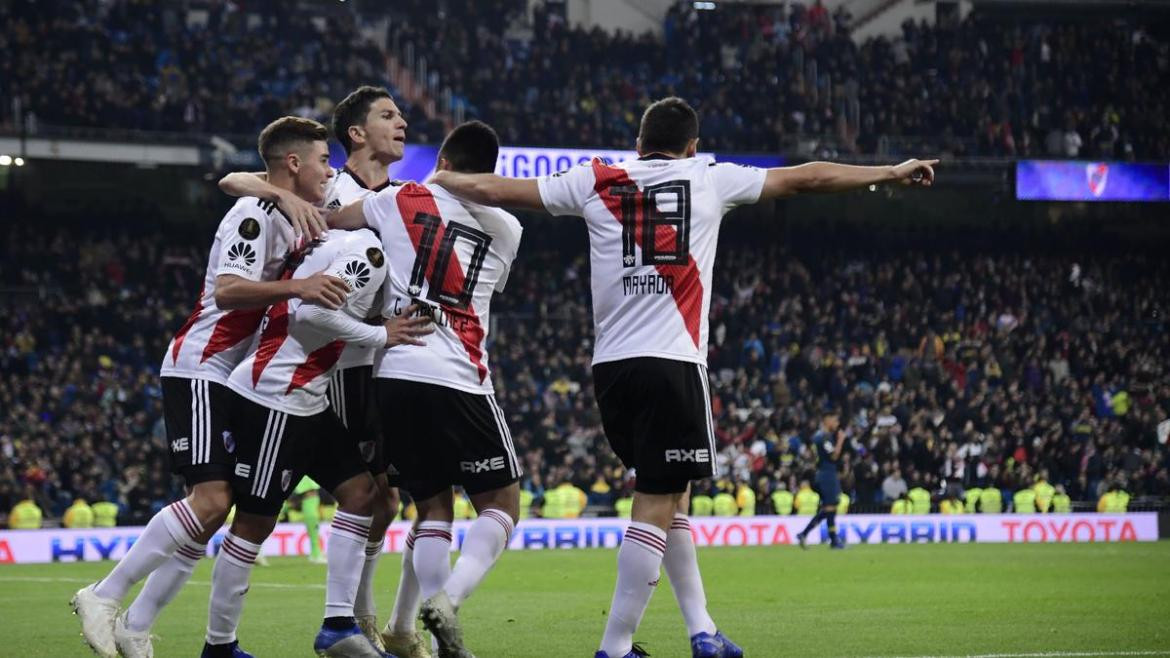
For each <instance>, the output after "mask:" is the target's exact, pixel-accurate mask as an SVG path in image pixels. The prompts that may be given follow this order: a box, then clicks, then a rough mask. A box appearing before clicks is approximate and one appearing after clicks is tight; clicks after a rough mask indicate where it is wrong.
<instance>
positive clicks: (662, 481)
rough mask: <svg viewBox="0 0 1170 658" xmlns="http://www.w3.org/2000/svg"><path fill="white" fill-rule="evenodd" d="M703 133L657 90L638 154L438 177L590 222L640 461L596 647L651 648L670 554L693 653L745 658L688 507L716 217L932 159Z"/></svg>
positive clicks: (701, 435) (616, 404)
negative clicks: (836, 155) (753, 162)
mask: <svg viewBox="0 0 1170 658" xmlns="http://www.w3.org/2000/svg"><path fill="white" fill-rule="evenodd" d="M698 134H699V122H698V116H697V115H696V114H695V111H694V110H693V109H692V108H691V107H690V106H689V105H687V103H686V102H684V101H683V100H682V99H679V98H666V99H663V100H660V101H658V102H656V103H654V104H653V105H651V106H650V107H649V108H647V110H646V112H645V114H644V115H643V116H642V125H641V130H640V132H639V135H638V141H637V151H638V154H639V155H640V156H641V157H640V158H639V159H638V160H636V161H632V162H623V163H620V164H617V165H606V164H604V163H602V162H601V161H600V160H594V161H593V162H590V163H585V164H583V165H580V166H577V167H574V168H572V169H570V170H568V171H565V172H561V173H558V174H554V175H552V176H547V177H544V178H541V179H539V180H536V179H527V180H518V179H508V178H501V177H499V176H495V175H490V174H489V175H478V176H469V175H464V174H455V173H450V172H439V173H438V174H437V175H436V176H435V178H434V182H435V183H437V184H439V185H442V186H443V187H445V188H447V189H448V190H450V191H451V192H452V193H454V194H456V195H457V196H460V197H462V198H466V199H469V200H471V201H475V202H478V203H486V204H489V205H498V206H506V207H516V208H532V209H541V210H547V211H548V212H550V213H552V214H554V215H574V216H579V217H584V218H585V222H586V224H587V226H588V229H589V244H590V266H591V270H592V278H593V281H592V288H593V305H594V311H593V315H594V317H593V321H594V327H595V330H596V340H597V342H596V347H595V349H594V357H593V364H594V365H593V375H594V387H595V389H596V397H597V404H598V407H600V410H601V418H602V423H603V425H604V428H605V433H606V436H607V438H608V439H609V441H610V445H611V446H613V449H614V452H616V453H617V455H618V457H620V458H621V459H622V461H623V463H625V465H626V466H627V467H629V468H634V469H636V471H637V484H636V487H635V493H634V506H633V512H632V521H631V523H630V525H629V528H628V529H627V531H626V534H625V538H624V539H623V541H622V545H621V549H620V550H619V551H618V578H617V586H616V588H615V591H614V598H613V603H612V604H611V607H610V614H609V619H608V621H607V623H606V628H605V633H604V635H603V637H602V641H601V650H600V651H598V652H597V656H598V658H628V657H632V656H640V655H644V652H643V651H642V650H641V649H640V648H639V647H637V646H636V645H634V643H633V634H634V632H635V630H636V629H637V626H638V623H639V622H640V621H641V618H642V614H643V613H644V612H645V609H646V605H647V603H648V602H649V601H650V596H651V594H653V592H654V588H655V586H656V585H657V583H658V577H659V569H660V567H661V566H663V565H665V567H666V572H667V576H668V577H669V578H670V581H671V586H672V588H673V589H674V592H675V596H676V598H677V600H678V604H679V607H680V609H681V610H682V613H683V618H684V620H685V621H686V626H687V631H688V633H689V635H690V636H691V652H692V656H695V657H700V656H701V657H704V658H706V657H735V656H742V655H743V651H742V650H741V649H739V647H737V646H735V644H734V643H732V642H731V641H730V640H729V639H727V638H726V637H725V636H724V635H723V634H722V633H721V632H719V631H718V630H717V628H716V626H715V623H714V622H713V621H712V620H711V616H710V615H709V614H708V612H707V603H706V594H705V593H704V590H703V583H702V578H701V577H700V575H699V568H698V563H697V561H696V559H695V547H694V543H693V541H692V538H691V532H690V523H689V521H688V519H687V515H686V511H687V509H688V491H689V486H690V481H691V480H693V479H699V478H705V477H711V476H712V475H714V467H715V452H716V443H715V436H714V427H713V422H712V417H711V409H710V393H709V391H708V379H707V371H706V363H707V335H708V326H707V325H708V321H707V314H708V310H709V308H710V304H711V269H712V266H713V264H714V260H715V245H716V242H717V239H718V233H719V224H720V222H721V221H722V218H723V216H724V215H725V214H726V213H727V212H728V211H729V210H731V209H732V208H734V207H735V206H737V205H741V204H748V203H755V202H757V201H760V200H764V199H772V198H776V197H781V196H786V195H791V194H796V193H801V192H833V191H840V190H848V189H854V188H858V187H862V186H866V185H870V184H874V183H881V182H901V183H906V184H909V183H920V184H923V185H929V184H931V182H932V181H933V178H934V172H933V170H932V168H931V166H932V165H933V164H935V163H936V162H937V161H934V160H931V161H918V160H909V161H907V162H903V163H902V164H899V165H897V166H886V167H856V166H849V165H840V164H833V163H827V162H813V163H809V164H805V165H801V166H798V167H782V168H775V169H767V170H764V169H757V168H754V167H742V166H739V165H732V164H716V163H714V162H712V161H709V160H707V159H704V158H698V157H696V156H695V154H696V151H697V147H698Z"/></svg>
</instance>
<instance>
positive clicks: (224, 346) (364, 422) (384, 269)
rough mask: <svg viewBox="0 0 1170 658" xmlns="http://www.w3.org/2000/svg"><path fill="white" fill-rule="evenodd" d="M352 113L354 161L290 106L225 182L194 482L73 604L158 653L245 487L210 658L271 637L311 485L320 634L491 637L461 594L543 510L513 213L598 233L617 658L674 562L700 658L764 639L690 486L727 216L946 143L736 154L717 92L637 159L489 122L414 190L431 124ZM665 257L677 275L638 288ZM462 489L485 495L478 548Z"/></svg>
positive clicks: (598, 316)
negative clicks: (508, 367)
mask: <svg viewBox="0 0 1170 658" xmlns="http://www.w3.org/2000/svg"><path fill="white" fill-rule="evenodd" d="M332 124H333V125H332V132H333V136H334V137H335V138H336V139H337V140H338V141H340V142H341V144H342V146H343V147H344V148H345V150H346V152H347V154H348V155H347V161H346V166H345V167H344V168H343V169H341V170H337V171H335V170H333V169H332V168H331V167H330V166H329V162H328V158H329V151H328V146H327V140H328V137H329V131H328V130H327V129H326V128H325V126H323V125H321V124H319V123H317V122H315V121H312V120H309V119H303V118H298V117H283V118H280V119H277V120H276V121H274V122H272V123H271V124H269V125H268V126H267V127H266V128H265V129H264V131H263V132H262V133H261V134H260V137H259V151H260V155H261V157H262V159H263V161H264V164H265V169H266V171H265V173H263V174H250V173H235V174H230V175H228V176H227V177H225V178H224V179H223V181H221V183H220V187H221V188H222V189H223V190H224V191H226V192H228V193H229V194H233V195H235V196H238V197H239V200H238V201H237V202H236V203H235V205H234V206H233V207H232V208H231V210H229V211H228V213H227V215H226V216H225V217H224V218H223V220H222V221H221V222H220V224H219V226H218V228H217V230H216V233H215V237H214V240H213V241H212V245H211V252H210V255H209V258H208V264H207V270H206V274H205V276H204V279H203V284H202V289H201V290H200V292H199V296H198V301H197V302H196V305H195V309H194V311H193V312H192V314H191V315H190V317H189V318H188V319H187V321H186V322H185V324H184V325H183V326H182V327H181V328H180V329H179V330H178V332H177V333H176V334H175V336H174V338H173V340H172V341H171V343H170V345H169V346H168V348H167V351H166V354H165V355H164V357H163V363H162V367H161V369H160V377H161V379H162V390H163V405H164V415H165V421H166V426H167V438H168V441H169V443H170V453H171V462H172V469H173V471H174V472H175V473H177V474H179V475H181V476H182V477H183V478H184V479H185V481H186V485H187V490H188V495H187V497H186V498H184V499H182V500H178V501H176V502H174V503H172V504H171V505H169V506H167V507H165V508H164V509H163V510H161V511H160V512H159V513H158V514H157V515H155V516H154V517H153V518H152V519H151V520H150V522H149V523H148V524H147V526H146V528H145V529H144V531H143V532H142V534H141V536H140V537H139V538H138V540H137V541H136V542H135V543H134V544H133V546H132V547H131V549H130V550H129V551H128V552H127V554H126V556H125V557H123V558H122V560H121V561H120V562H119V563H118V564H117V565H116V566H115V567H114V568H113V569H112V570H111V571H110V573H109V574H108V575H107V576H106V577H105V578H103V579H102V580H100V581H98V582H96V583H94V584H92V585H89V586H87V587H85V588H83V589H81V590H80V591H78V592H77V594H76V595H75V596H74V597H73V599H72V602H71V603H72V607H73V609H74V611H75V612H76V613H77V615H78V618H79V620H80V622H81V627H82V635H83V637H84V638H85V640H86V642H87V643H88V644H89V645H90V647H91V648H93V650H94V651H96V652H97V653H98V654H99V655H101V656H103V657H114V656H118V655H121V656H124V657H125V658H139V657H142V656H151V655H153V648H152V644H151V636H150V630H151V627H152V625H153V623H154V621H155V619H156V618H157V617H158V614H159V613H160V611H161V610H162V609H163V607H165V606H166V605H167V603H169V602H170V601H171V600H172V599H173V598H174V596H175V595H176V594H177V593H178V591H179V590H180V589H181V588H182V587H183V585H184V584H185V583H186V582H187V580H188V579H189V578H190V576H191V573H192V571H193V569H194V567H195V564H196V563H197V562H198V560H199V559H200V558H201V557H203V556H204V555H205V554H206V553H207V543H208V541H210V539H211V538H212V536H213V535H215V534H216V533H217V532H218V531H219V530H220V528H221V527H222V525H223V524H224V523H225V520H226V519H227V517H228V515H229V511H230V510H231V509H232V507H233V506H234V507H235V510H236V511H235V514H234V517H233V518H232V521H231V525H230V528H229V529H228V531H227V532H226V533H225V534H224V537H223V540H222V543H221V544H220V549H219V552H218V555H217V556H216V558H215V564H214V568H213V571H212V585H211V594H210V602H209V609H208V620H207V631H206V638H205V643H204V646H203V652H202V655H203V656H204V657H205V658H216V657H219V656H231V657H234V658H243V657H247V656H250V655H251V654H249V653H247V652H246V651H245V650H244V649H242V648H241V647H240V644H239V641H238V639H237V635H236V632H237V628H238V626H239V621H240V617H241V614H242V612H243V607H244V601H245V598H246V594H247V592H248V588H249V580H250V574H251V571H252V567H253V564H254V563H255V561H256V559H257V557H258V556H259V555H260V553H261V547H262V544H263V542H264V540H265V539H266V538H267V537H268V535H269V533H271V531H272V529H273V528H274V526H275V524H276V520H277V517H278V515H279V513H280V510H281V507H282V505H283V504H284V502H285V500H286V499H288V498H289V497H290V496H291V495H292V494H293V491H294V488H295V486H296V484H297V483H298V482H299V481H300V480H301V478H302V477H305V476H308V477H311V478H312V479H313V480H315V481H316V482H317V483H319V484H320V486H321V487H322V488H323V489H325V490H327V491H329V492H330V493H331V494H332V496H333V497H334V498H336V500H337V503H338V509H337V512H336V515H335V516H334V518H333V521H332V525H331V530H330V534H329V540H328V542H327V546H326V564H327V576H326V589H325V612H324V620H323V623H322V626H321V630H320V632H319V633H318V635H317V637H316V640H315V642H314V646H313V649H314V651H315V652H316V653H317V654H318V655H321V656H344V657H349V656H353V657H377V656H386V655H396V656H399V657H401V658H417V657H420V656H430V655H431V652H432V650H434V651H436V652H437V654H438V655H439V656H441V657H450V656H457V657H466V656H471V655H472V653H471V652H470V651H469V650H468V648H467V647H466V646H465V643H464V638H463V633H462V630H461V627H460V624H459V619H458V610H459V607H460V605H461V604H462V603H463V602H464V601H465V600H466V599H467V597H468V596H470V594H471V593H472V592H473V591H474V590H475V588H476V587H477V586H478V585H479V584H480V582H482V580H483V579H484V577H485V576H486V575H487V572H488V571H489V570H490V569H491V567H492V566H493V564H494V563H495V562H496V560H497V559H499V557H500V555H501V554H502V553H503V551H504V549H505V548H506V547H507V545H508V543H509V540H510V537H511V534H512V531H513V528H514V527H515V524H516V521H517V518H518V516H519V509H518V508H519V488H518V481H519V479H520V477H521V469H522V464H521V460H520V459H519V457H518V455H517V454H516V450H515V448H514V446H513V443H512V439H511V435H510V433H509V430H508V426H507V421H506V415H505V413H504V411H503V410H502V409H501V408H500V406H499V404H497V402H496V400H495V397H494V395H493V385H492V380H491V376H490V369H489V367H488V363H489V361H488V354H487V350H486V345H487V333H488V327H489V312H490V305H491V300H492V296H493V295H494V294H495V293H496V292H502V291H503V290H504V285H505V283H506V281H507V279H508V273H509V271H510V268H511V266H512V263H513V260H514V259H515V258H516V255H517V253H518V250H519V245H520V238H521V232H522V231H521V226H520V222H519V221H518V220H517V219H516V218H515V217H514V216H512V215H511V214H509V213H507V212H505V211H503V210H500V209H499V207H507V208H521V209H531V210H540V211H546V212H548V213H551V214H553V215H557V216H576V217H583V218H584V219H585V221H586V223H587V225H588V229H589V240H590V258H591V276H592V299H593V307H594V308H593V312H594V325H595V330H596V344H595V350H594V359H593V375H594V384H595V388H596V399H597V403H598V406H599V408H600V412H601V418H602V422H603V426H604V430H605V434H606V436H607V438H608V440H609V443H610V445H611V446H612V447H613V449H614V451H615V452H616V454H617V455H618V457H619V458H621V460H622V461H623V463H624V464H625V465H626V467H627V468H630V469H632V470H633V471H634V473H635V474H636V481H635V495H634V503H633V510H632V513H631V522H630V524H629V527H628V529H627V530H626V533H625V535H624V539H623V541H622V544H621V547H620V548H619V551H618V569H617V582H616V585H615V588H614V595H613V599H612V603H611V605H610V608H609V614H608V619H607V622H606V625H605V630H604V633H603V636H602V639H601V643H600V650H599V651H597V653H596V656H598V657H599V658H626V657H631V656H641V655H645V654H644V652H643V651H642V649H641V648H639V647H638V646H637V645H635V644H634V642H633V635H634V632H635V630H636V629H637V626H638V624H639V622H640V620H641V617H642V614H643V612H644V611H645V608H646V605H647V604H648V602H649V600H650V596H651V594H652V593H653V591H654V589H655V587H656V586H657V584H658V581H659V574H660V570H661V569H662V568H663V567H665V569H666V573H667V577H669V578H670V580H671V585H672V588H673V590H674V593H675V596H676V598H677V600H678V604H679V608H680V610H681V612H682V615H683V618H684V620H685V622H686V627H687V631H688V635H689V638H690V646H691V653H692V655H693V656H695V657H699V656H703V657H717V656H718V657H733V656H742V655H743V651H742V650H741V649H740V648H739V647H737V646H736V645H735V644H734V643H733V642H732V641H731V640H730V639H728V638H727V637H726V636H725V635H724V634H723V633H721V632H720V631H719V630H718V628H717V627H716V625H715V623H714V621H712V619H711V616H710V614H709V613H708V611H707V603H706V595H705V593H704V588H703V582H702V578H701V576H700V573H699V568H698V563H697V560H696V555H695V546H694V543H693V539H692V535H691V530H690V524H689V521H688V518H687V515H686V511H687V509H688V492H689V483H690V481H691V480H693V479H700V478H705V477H711V476H712V475H713V474H714V468H715V460H716V452H717V448H716V443H715V435H714V427H713V421H712V414H711V409H710V400H711V397H710V391H709V389H708V376H707V370H706V357H707V340H708V321H707V316H708V310H709V308H710V302H711V281H712V276H711V272H712V267H713V265H714V260H715V249H716V242H717V237H718V232H719V225H720V222H721V221H722V218H723V216H724V215H725V214H726V213H727V212H728V211H729V210H731V209H732V208H734V207H736V206H738V205H742V204H750V203H756V202H757V201H760V200H765V199H772V198H778V197H782V196H787V195H791V194H797V193H802V192H831V191H839V190H848V189H853V188H857V187H862V186H868V185H871V184H876V183H882V182H897V183H902V184H920V185H930V184H931V183H932V182H933V178H934V172H933V170H932V165H933V164H935V161H919V160H909V161H906V162H904V163H902V164H899V165H895V166H875V167H861V166H850V165H840V164H833V163H825V162H814V163H808V164H805V165H800V166H797V167H785V168H774V169H758V168H753V167H743V166H739V165H732V164H721V163H715V162H713V161H712V160H710V159H709V158H706V157H702V156H698V155H697V154H696V149H697V144H698V125H699V124H698V117H697V115H696V113H695V111H694V110H693V109H692V108H691V107H690V106H689V105H688V104H687V103H685V102H684V101H682V100H681V99H678V98H666V99H663V100H660V101H658V102H656V103H654V104H653V105H651V106H650V107H649V108H647V110H646V112H645V114H644V115H643V117H642V122H641V127H640V131H639V135H638V136H637V143H636V149H637V152H638V155H639V156H640V157H639V158H638V159H637V160H631V161H628V162H623V163H618V164H607V163H604V162H603V161H601V160H593V161H592V162H586V163H583V164H581V165H578V166H575V167H573V168H571V169H570V170H567V171H564V172H560V173H557V174H553V175H551V176H546V177H543V178H539V179H510V178H503V177H499V176H496V175H494V174H492V173H491V172H493V171H494V170H495V167H496V161H497V157H498V150H499V143H498V139H497V137H496V134H495V132H494V131H493V130H492V129H491V128H490V127H489V126H487V125H485V124H483V123H481V122H476V121H473V122H469V123H465V124H462V125H460V126H458V127H456V128H455V129H454V130H453V131H452V132H451V133H450V134H449V135H448V136H447V138H446V139H445V140H444V142H443V145H442V147H441V148H440V150H439V155H438V162H437V163H436V167H435V173H434V175H433V176H432V177H431V178H430V179H429V180H428V181H427V182H424V183H418V182H398V181H390V180H389V179H388V174H387V168H388V166H389V165H390V164H392V163H393V162H396V161H397V160H400V159H401V158H402V156H403V149H404V145H405V140H406V128H407V122H406V120H405V118H404V117H403V116H402V114H401V112H400V111H399V109H398V107H397V106H396V105H395V103H394V101H393V99H392V98H391V96H390V94H389V93H388V92H387V91H386V90H385V89H381V88H377V87H369V86H365V87H361V88H359V89H357V90H355V91H354V92H353V93H351V94H350V95H349V96H348V97H346V98H345V99H344V100H343V101H342V102H341V103H339V104H338V105H337V108H336V111H335V113H334V116H333V121H332ZM326 222H327V225H326ZM655 276H657V277H662V278H663V279H666V280H669V281H670V285H669V286H630V285H628V284H624V283H623V281H624V280H627V279H628V278H629V277H642V278H646V277H655ZM639 280H642V279H639ZM453 485H461V486H462V487H463V489H464V490H465V491H466V492H467V493H468V495H469V497H470V499H471V502H472V504H473V506H474V507H475V509H476V511H477V512H478V517H477V518H476V520H475V521H474V522H473V523H472V524H471V527H470V529H469V530H468V532H467V533H466V536H465V538H464V540H463V543H462V545H461V546H460V547H459V549H460V554H459V558H458V559H457V560H456V561H455V564H454V566H452V565H451V562H450V557H449V554H450V550H451V539H452V537H451V526H452V519H453V495H452V486H453ZM396 487H401V488H403V489H405V490H406V491H407V492H409V494H410V496H411V497H412V498H413V500H414V501H415V502H416V506H417V511H418V514H417V518H416V520H415V521H414V524H413V528H412V530H411V532H410V534H409V535H408V537H407V540H406V544H405V552H404V555H403V559H402V574H401V578H400V580H399V586H398V591H397V593H396V596H395V601H394V607H393V611H392V613H391V615H390V617H389V620H388V621H387V623H386V625H385V627H384V628H379V626H378V623H377V610H376V606H375V602H374V599H375V592H374V590H373V586H372V583H373V576H374V572H375V569H376V566H377V562H378V559H379V557H380V556H381V555H382V551H383V541H384V539H385V536H386V529H387V526H388V524H389V523H390V520H391V519H392V518H394V516H395V514H396V512H397V507H398V492H397V489H396ZM143 579H145V581H146V582H145V584H144V585H143V587H142V590H141V592H140V593H139V594H138V596H137V597H135V598H134V600H133V601H132V602H131V604H130V605H129V606H128V607H127V608H125V609H122V607H121V606H122V603H123V600H124V598H125V597H126V595H127V593H128V592H129V590H130V588H131V587H132V586H134V585H135V584H136V583H138V582H140V581H142V580H143ZM420 618H421V620H422V622H423V625H424V626H425V627H426V628H427V630H429V631H430V632H431V635H432V637H433V641H430V642H428V641H425V640H424V637H423V635H422V634H421V633H420V632H419V630H418V625H417V620H418V619H420ZM470 644H472V645H473V644H474V641H473V642H471V643H470Z"/></svg>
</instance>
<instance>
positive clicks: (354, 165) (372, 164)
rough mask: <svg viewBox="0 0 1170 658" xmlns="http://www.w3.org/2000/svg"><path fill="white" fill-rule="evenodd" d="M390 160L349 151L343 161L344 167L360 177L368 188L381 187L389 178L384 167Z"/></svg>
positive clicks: (388, 164)
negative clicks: (347, 156) (348, 154)
mask: <svg viewBox="0 0 1170 658" xmlns="http://www.w3.org/2000/svg"><path fill="white" fill-rule="evenodd" d="M391 162H392V161H390V160H386V159H384V158H378V157H377V156H376V155H373V154H366V153H362V152H356V153H351V154H350V156H349V158H347V159H346V161H345V168H346V169H348V170H349V171H350V172H351V173H353V174H354V175H355V176H357V177H358V179H360V181H361V182H362V183H363V184H364V185H365V186H366V187H368V188H370V189H374V188H377V187H381V186H382V185H384V184H385V183H386V181H388V180H390V176H389V175H388V174H387V173H386V168H387V167H389V166H390V163H391Z"/></svg>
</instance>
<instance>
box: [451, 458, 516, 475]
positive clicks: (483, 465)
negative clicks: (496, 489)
mask: <svg viewBox="0 0 1170 658" xmlns="http://www.w3.org/2000/svg"><path fill="white" fill-rule="evenodd" d="M504 466H505V462H504V458H503V457H492V458H490V459H476V460H475V461H469V462H459V470H461V471H463V472H464V473H487V472H488V471H502V470H504Z"/></svg>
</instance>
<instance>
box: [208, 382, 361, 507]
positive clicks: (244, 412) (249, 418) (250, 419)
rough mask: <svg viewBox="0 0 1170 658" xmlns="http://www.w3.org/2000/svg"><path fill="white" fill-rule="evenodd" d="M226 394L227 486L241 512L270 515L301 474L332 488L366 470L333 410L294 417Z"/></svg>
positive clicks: (233, 394)
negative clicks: (230, 439) (232, 455)
mask: <svg viewBox="0 0 1170 658" xmlns="http://www.w3.org/2000/svg"><path fill="white" fill-rule="evenodd" d="M231 395H232V402H231V404H232V416H231V430H232V436H234V437H235V442H236V466H235V469H234V471H233V477H232V489H233V490H234V493H235V497H236V507H237V508H239V509H240V510H242V511H245V512H248V513H250V514H261V515H266V516H275V515H276V514H279V513H280V508H281V506H282V505H283V504H284V501H285V500H287V499H288V497H289V496H291V495H292V492H293V489H294V488H296V486H297V483H298V482H300V481H301V478H302V477H304V476H306V475H308V476H309V477H311V478H313V480H314V481H316V482H317V484H319V485H321V488H322V489H325V490H327V491H330V492H332V491H334V490H336V489H337V486H338V485H340V484H341V483H342V482H345V481H346V480H348V479H350V478H352V477H354V476H357V475H361V474H363V473H366V472H367V468H366V463H365V461H363V460H362V456H361V454H359V453H358V448H357V446H356V445H354V444H353V443H352V442H350V441H349V440H348V436H347V434H346V431H345V427H344V426H342V424H341V421H339V420H338V419H337V416H335V415H333V412H332V411H329V410H325V411H322V412H320V413H317V414H314V415H312V416H294V415H292V414H288V413H284V412H283V411H276V410H274V409H269V408H268V407H265V406H263V405H259V404H256V403H255V402H252V401H251V400H249V399H247V398H245V397H243V396H240V395H237V394H235V393H234V392H233V393H232V394H231Z"/></svg>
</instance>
